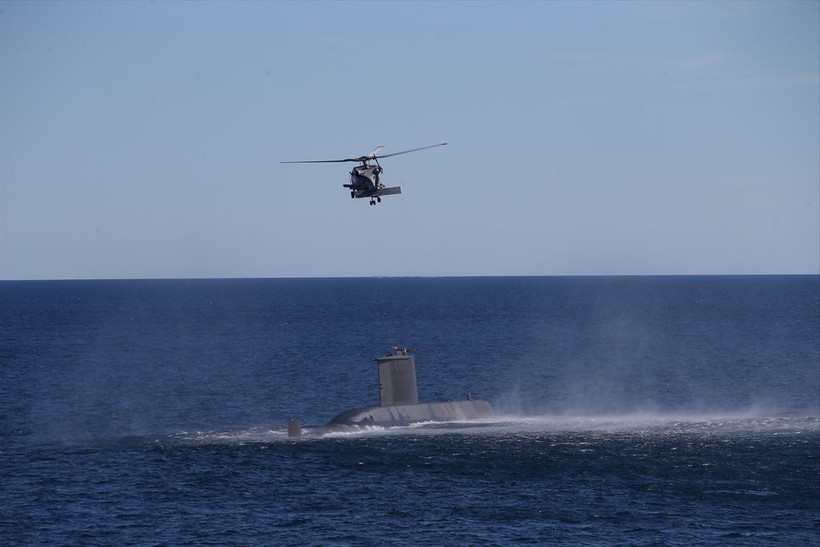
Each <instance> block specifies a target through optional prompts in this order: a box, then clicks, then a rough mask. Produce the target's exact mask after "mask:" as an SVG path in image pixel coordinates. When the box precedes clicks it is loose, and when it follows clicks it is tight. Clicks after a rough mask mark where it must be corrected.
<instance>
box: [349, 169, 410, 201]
mask: <svg viewBox="0 0 820 547" xmlns="http://www.w3.org/2000/svg"><path fill="white" fill-rule="evenodd" d="M382 172H383V171H382V168H381V167H380V166H379V165H378V164H376V165H370V164H368V163H367V162H364V163H363V164H362V165H359V166H356V167H354V168H353V169H352V170H351V171H350V183H349V184H343V185H342V186H344V187H345V188H350V197H351V198H354V199H355V198H370V205H375V204H376V203H379V202H381V200H382V198H381V196H390V195H395V194H401V187H399V186H394V187H392V188H386V187H385V186H384V184H382V182H381V181H380V180H379V177H380V176H381V174H382Z"/></svg>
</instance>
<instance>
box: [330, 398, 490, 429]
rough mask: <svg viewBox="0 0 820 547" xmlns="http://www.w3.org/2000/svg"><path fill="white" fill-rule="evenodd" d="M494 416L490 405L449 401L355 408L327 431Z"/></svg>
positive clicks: (331, 422)
mask: <svg viewBox="0 0 820 547" xmlns="http://www.w3.org/2000/svg"><path fill="white" fill-rule="evenodd" d="M493 414H494V411H493V407H492V405H490V403H488V402H487V401H481V400H467V401H446V402H440V403H420V404H414V405H390V406H370V407H363V408H353V409H350V410H346V411H344V412H342V413H341V414H338V415H336V416H335V417H334V418H333V419H332V420H330V421H329V422H328V424H327V425H328V427H336V426H353V427H365V426H374V425H375V426H382V427H396V426H405V425H410V424H414V423H419V422H453V421H462V420H476V419H480V418H486V417H490V416H492V415H493Z"/></svg>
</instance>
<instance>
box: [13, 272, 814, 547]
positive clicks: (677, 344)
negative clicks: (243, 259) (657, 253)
mask: <svg viewBox="0 0 820 547" xmlns="http://www.w3.org/2000/svg"><path fill="white" fill-rule="evenodd" d="M0 329H1V330H0V442H1V443H2V444H0V534H2V541H3V543H4V544H12V545H16V544H27V545H29V544H30V545H58V544H59V545H94V544H104V545H224V544H233V545H260V544H261V545H402V546H403V545H507V544H539V545H561V544H563V545H795V546H796V545H810V544H815V545H816V544H818V540H820V473H819V472H820V462H819V458H820V277H818V276H749V277H610V278H607V277H579V278H560V277H544V278H421V279H420V278H408V279H400V278H387V279H300V280H297V279H281V280H173V281H48V282H0ZM393 344H400V345H403V346H406V347H409V348H415V356H416V368H417V376H418V381H419V394H420V397H421V399H422V400H425V401H436V400H446V399H461V398H464V397H465V396H466V394H467V393H468V392H469V393H471V394H472V396H473V397H476V398H483V399H487V400H489V401H491V402H492V403H493V405H494V406H495V407H496V409H497V410H498V412H499V415H498V417H497V418H495V419H493V420H487V421H485V422H483V423H454V424H432V423H430V424H421V425H417V426H413V427H406V428H397V429H389V430H385V429H379V428H373V429H369V430H366V431H362V432H356V433H334V434H329V435H326V436H321V437H313V438H303V439H288V438H287V436H286V433H285V425H286V422H287V420H288V419H289V418H293V417H295V418H299V419H300V420H301V421H302V423H303V424H304V426H305V428H306V429H310V427H311V426H318V425H323V424H324V423H326V422H327V421H328V420H329V419H330V418H331V417H333V416H334V415H335V414H337V413H338V412H340V411H342V410H344V409H346V408H350V407H355V406H365V405H371V404H378V384H377V379H376V367H375V364H374V362H373V360H372V359H373V358H375V357H376V356H378V355H381V354H384V353H386V352H387V351H389V349H390V346H391V345H393Z"/></svg>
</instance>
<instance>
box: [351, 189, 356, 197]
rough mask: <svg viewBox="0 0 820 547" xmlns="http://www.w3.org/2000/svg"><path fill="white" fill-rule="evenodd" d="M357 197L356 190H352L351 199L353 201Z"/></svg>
mask: <svg viewBox="0 0 820 547" xmlns="http://www.w3.org/2000/svg"><path fill="white" fill-rule="evenodd" d="M355 197H356V192H355V191H354V190H351V191H350V199H353V198H355Z"/></svg>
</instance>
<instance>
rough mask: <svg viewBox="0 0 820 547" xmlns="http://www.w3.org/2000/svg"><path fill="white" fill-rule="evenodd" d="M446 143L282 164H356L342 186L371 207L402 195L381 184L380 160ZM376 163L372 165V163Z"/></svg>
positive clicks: (375, 150) (379, 147)
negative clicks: (390, 197)
mask: <svg viewBox="0 0 820 547" xmlns="http://www.w3.org/2000/svg"><path fill="white" fill-rule="evenodd" d="M446 144H447V143H446V142H442V143H440V144H431V145H429V146H422V147H420V148H412V149H410V150H402V151H401V152H393V153H392V154H382V155H379V151H381V149H382V148H384V146H377V147H376V148H374V149H373V151H372V152H370V153H369V154H367V155H364V156H359V157H358V158H345V159H342V160H310V161H283V162H280V163H342V162H356V163H360V164H361V165H357V166H355V167H354V168H353V169H352V170H351V171H350V183H349V184H343V185H342V186H343V187H345V188H349V189H350V197H351V198H354V199H358V198H370V205H376V204H377V203H381V201H382V196H390V195H394V194H401V186H393V187H387V186H385V185H384V183H382V182H381V180H380V179H381V174H382V173H384V169H382V166H381V165H379V160H380V159H384V158H390V157H392V156H398V155H400V154H409V153H410V152H418V151H419V150H427V149H428V148H435V147H437V146H444V145H446ZM371 161H372V162H374V164H371V163H370V162H371Z"/></svg>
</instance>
